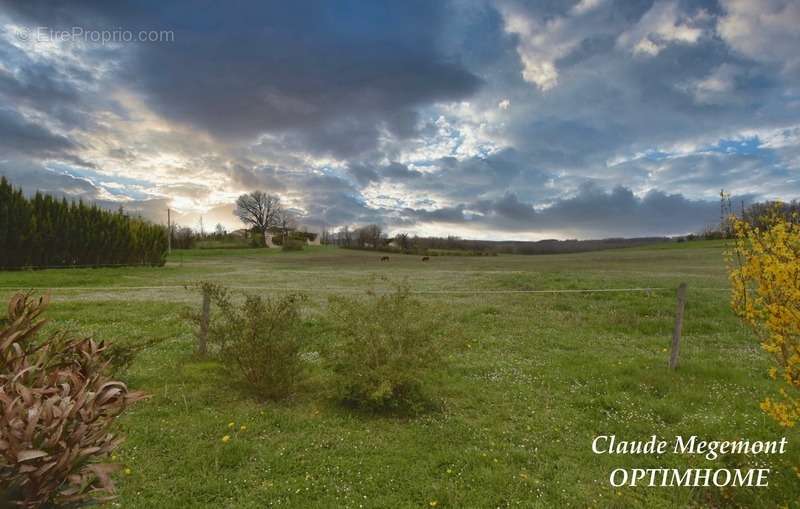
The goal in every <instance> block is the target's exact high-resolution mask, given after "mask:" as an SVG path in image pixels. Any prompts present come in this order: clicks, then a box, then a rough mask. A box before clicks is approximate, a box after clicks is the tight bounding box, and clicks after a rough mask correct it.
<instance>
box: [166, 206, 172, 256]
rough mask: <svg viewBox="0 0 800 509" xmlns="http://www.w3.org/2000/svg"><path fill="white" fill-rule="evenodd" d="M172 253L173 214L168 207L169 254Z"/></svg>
mask: <svg viewBox="0 0 800 509" xmlns="http://www.w3.org/2000/svg"><path fill="white" fill-rule="evenodd" d="M170 253H172V216H171V215H170V210H169V209H167V254H170Z"/></svg>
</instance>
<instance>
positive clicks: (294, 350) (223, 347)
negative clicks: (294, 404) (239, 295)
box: [208, 287, 306, 399]
mask: <svg viewBox="0 0 800 509" xmlns="http://www.w3.org/2000/svg"><path fill="white" fill-rule="evenodd" d="M211 296H212V302H214V303H215V304H216V305H217V307H218V308H219V312H218V313H216V315H215V316H214V318H213V320H212V321H211V323H210V326H209V331H208V340H209V343H210V344H211V346H212V347H215V351H214V353H216V354H217V355H219V357H220V359H221V360H222V361H223V363H225V364H226V365H227V366H230V365H231V364H230V362H227V361H229V360H230V361H233V365H234V366H235V368H236V369H237V371H238V372H239V374H240V375H241V377H242V378H243V380H244V381H246V382H247V383H248V384H249V385H250V386H251V387H252V389H253V390H254V391H255V392H256V393H257V394H258V395H259V396H261V397H263V398H266V399H281V398H285V397H286V396H289V395H290V394H291V392H292V390H293V389H294V387H295V386H296V384H297V382H299V381H300V379H301V378H302V375H303V359H302V357H301V354H302V346H303V343H304V334H303V330H302V327H301V325H302V323H301V320H300V312H301V309H302V305H303V303H304V302H305V301H306V298H305V296H303V295H286V296H282V297H271V298H270V297H268V298H262V297H260V296H258V295H245V298H244V302H242V303H236V302H234V300H233V299H232V298H231V297H230V295H229V293H228V292H227V291H225V290H224V289H222V288H219V287H217V288H216V289H215V291H214V292H212V294H211Z"/></svg>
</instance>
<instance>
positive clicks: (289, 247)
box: [281, 238, 306, 251]
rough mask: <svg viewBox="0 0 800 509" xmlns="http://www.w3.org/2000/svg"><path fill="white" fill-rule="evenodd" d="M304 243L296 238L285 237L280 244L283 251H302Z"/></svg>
mask: <svg viewBox="0 0 800 509" xmlns="http://www.w3.org/2000/svg"><path fill="white" fill-rule="evenodd" d="M305 245H306V243H305V242H304V241H302V240H297V239H291V238H290V239H286V240H285V241H284V242H283V245H282V246H281V249H282V250H283V251H302V250H303V246H305Z"/></svg>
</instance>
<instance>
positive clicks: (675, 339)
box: [669, 283, 686, 369]
mask: <svg viewBox="0 0 800 509" xmlns="http://www.w3.org/2000/svg"><path fill="white" fill-rule="evenodd" d="M685 305H686V283H681V284H680V285H679V286H678V307H677V308H676V310H675V328H674V329H673V331H672V352H671V353H670V355H669V369H675V368H677V367H678V352H679V351H680V348H681V330H682V329H683V308H684V306H685Z"/></svg>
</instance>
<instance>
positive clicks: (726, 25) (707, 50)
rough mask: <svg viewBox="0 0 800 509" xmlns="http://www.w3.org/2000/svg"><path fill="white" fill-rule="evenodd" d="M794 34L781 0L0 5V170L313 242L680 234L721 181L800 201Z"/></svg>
mask: <svg viewBox="0 0 800 509" xmlns="http://www.w3.org/2000/svg"><path fill="white" fill-rule="evenodd" d="M798 23H800V8H799V7H798V4H797V2H793V1H791V0H769V1H765V2H751V1H745V0H719V1H713V0H707V1H706V0H692V1H684V0H666V1H665V0H657V1H642V2H629V1H622V0H580V1H577V0H575V1H566V2H523V1H522V0H503V1H501V2H489V1H488V0H458V1H455V0H453V1H449V2H433V3H432V2H425V1H411V2H373V1H347V2H345V3H344V4H340V3H337V4H336V5H334V4H331V3H329V2H318V1H313V0H309V1H302V2H291V3H280V2H277V3H276V2H271V3H264V2H242V3H239V4H237V6H236V8H232V7H229V6H226V5H225V4H224V3H211V4H208V5H204V6H203V8H202V9H198V8H197V7H196V6H194V5H193V4H191V3H188V2H186V3H183V2H168V3H164V2H162V3H156V4H143V3H140V2H127V1H120V2H90V1H76V2H71V3H70V4H69V6H67V5H66V4H60V3H55V4H54V3H53V2H45V1H28V2H11V1H8V2H6V1H3V0H0V101H2V106H0V149H2V154H0V174H3V175H6V176H8V177H9V178H10V179H11V180H12V181H13V182H14V183H15V184H16V185H19V186H22V187H23V188H24V189H25V190H26V191H27V192H33V191H35V190H37V189H40V190H43V191H47V192H52V193H55V194H58V195H65V196H72V197H80V198H82V199H84V200H89V201H94V202H97V203H101V204H103V205H104V206H109V207H118V206H120V205H122V206H124V207H125V208H126V209H127V210H129V211H131V212H135V213H140V214H142V215H145V216H147V217H151V218H153V219H155V220H158V221H163V220H164V217H165V212H166V209H167V208H168V207H169V208H171V209H173V210H174V211H175V214H176V217H177V218H178V221H179V222H181V223H182V224H186V225H188V226H192V227H198V226H199V222H200V217H201V216H202V217H203V223H204V224H205V226H206V228H211V227H213V225H214V224H215V223H216V222H222V223H223V224H225V226H227V227H229V228H234V227H238V224H237V221H236V220H235V218H234V217H233V215H232V214H231V210H232V204H233V202H234V201H235V199H236V196H238V194H240V193H242V192H246V191H250V190H254V189H264V190H266V191H267V192H270V193H273V194H277V195H279V196H281V198H282V200H283V201H284V202H285V203H286V204H287V206H288V207H290V208H292V210H294V211H296V213H297V214H298V215H300V216H301V222H302V223H305V224H307V225H309V226H313V227H328V228H336V227H339V226H343V225H350V226H354V225H359V224H364V223H368V222H376V223H380V224H382V225H384V226H386V227H387V228H389V229H390V230H392V231H401V230H402V231H408V232H418V233H420V234H454V233H455V234H459V235H462V236H469V237H479V238H498V237H502V238H542V237H583V238H587V237H604V236H619V235H628V236H633V235H665V234H679V233H686V232H690V231H695V230H699V229H702V228H704V227H705V226H706V225H707V224H709V223H711V222H713V221H714V220H715V219H716V218H717V217H718V212H717V211H718V203H717V201H716V197H717V195H718V193H719V190H720V189H721V188H725V189H726V190H728V191H730V192H732V193H733V194H735V195H737V196H740V197H742V198H743V199H746V200H759V199H768V198H784V199H791V198H794V197H796V196H797V194H798V192H800V179H798V177H796V175H797V172H798V170H800V135H799V134H798V133H800V99H798V95H797V90H798V88H799V87H800V58H799V57H798V54H797V51H796V48H797V47H798V46H800V39H799V37H800V36H798V30H797V26H798ZM103 31H107V32H114V33H118V34H119V33H128V34H130V35H131V36H132V37H133V38H134V40H128V41H126V40H124V38H122V37H121V36H120V37H118V38H117V39H116V40H112V41H109V42H106V43H103V42H100V41H98V40H96V39H95V40H93V39H92V38H91V35H90V34H100V35H101V34H102V33H103ZM142 33H144V34H145V35H148V36H149V37H151V39H149V40H139V39H138V37H139V35H138V34H142ZM54 34H56V35H54ZM58 34H62V35H58ZM63 34H68V35H67V36H64V35H63ZM145 39H147V38H145Z"/></svg>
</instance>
